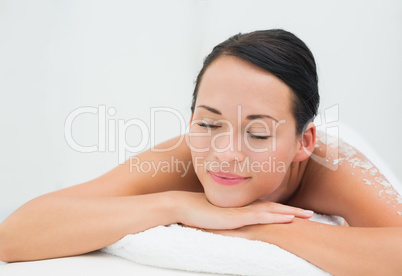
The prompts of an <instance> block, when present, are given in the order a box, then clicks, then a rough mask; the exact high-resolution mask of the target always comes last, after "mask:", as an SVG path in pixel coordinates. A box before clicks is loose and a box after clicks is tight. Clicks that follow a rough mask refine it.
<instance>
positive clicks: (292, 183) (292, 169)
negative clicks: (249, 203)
mask: <svg viewBox="0 0 402 276" xmlns="http://www.w3.org/2000/svg"><path fill="white" fill-rule="evenodd" d="M306 161H307V160H306ZM306 161H302V162H292V164H291V165H290V166H289V169H288V170H287V172H286V175H285V177H284V179H283V181H282V183H281V185H280V186H279V187H278V189H276V190H275V191H274V192H273V193H271V194H269V195H266V196H263V197H261V199H262V200H268V201H273V202H278V203H286V202H288V201H289V199H290V198H291V197H292V196H293V195H294V194H295V193H296V191H297V189H298V188H299V186H300V183H301V179H302V176H303V173H304V169H305V167H306V164H307V162H306Z"/></svg>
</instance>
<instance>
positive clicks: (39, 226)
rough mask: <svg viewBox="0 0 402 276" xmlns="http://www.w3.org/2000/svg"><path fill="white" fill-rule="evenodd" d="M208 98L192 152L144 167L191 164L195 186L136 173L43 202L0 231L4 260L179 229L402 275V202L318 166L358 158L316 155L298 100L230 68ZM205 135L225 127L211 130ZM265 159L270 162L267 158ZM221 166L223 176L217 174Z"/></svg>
mask: <svg viewBox="0 0 402 276" xmlns="http://www.w3.org/2000/svg"><path fill="white" fill-rule="evenodd" d="M199 89H200V90H199V95H198V98H197V102H196V109H195V112H194V114H193V120H192V123H191V124H192V126H191V131H190V133H189V134H187V135H185V137H184V138H185V141H183V142H181V143H178V139H179V138H176V139H172V140H170V141H167V142H165V143H163V144H161V145H158V148H159V149H163V148H165V149H166V148H169V147H171V146H175V147H174V149H173V150H170V151H165V152H153V151H152V150H149V151H147V152H144V153H142V154H140V155H138V158H139V159H140V160H141V161H143V162H146V161H153V162H158V161H164V160H170V158H171V156H173V157H174V158H176V159H177V160H180V161H183V162H184V163H187V162H190V161H191V160H192V161H193V165H194V168H195V170H190V172H189V173H188V174H186V175H185V176H181V174H180V173H179V172H176V173H175V172H173V173H172V172H158V174H157V175H156V176H155V177H152V176H151V175H152V174H153V172H150V173H140V172H135V171H134V172H133V171H131V172H130V164H129V162H127V163H125V164H122V165H120V166H118V167H116V168H114V169H113V170H111V171H110V172H108V173H106V174H105V175H102V176H100V177H99V178H97V179H94V180H91V181H89V182H86V183H83V184H80V185H77V186H74V187H69V188H66V189H63V190H60V191H56V192H53V193H50V194H47V195H43V196H41V197H39V198H36V199H33V200H32V201H30V202H28V203H26V204H25V205H23V206H22V207H21V208H19V209H18V210H16V211H15V212H14V213H13V214H12V215H11V216H10V217H8V218H7V219H6V220H5V221H3V222H2V223H1V224H0V260H3V261H7V262H13V261H24V260H38V259H45V258H53V257H60V256H70V255H77V254H81V253H84V252H89V251H92V250H96V249H99V248H102V247H104V246H107V245H109V244H112V243H114V242H116V241H117V240H118V239H120V238H122V237H123V236H125V235H126V234H129V233H137V232H140V231H144V230H146V229H149V228H151V227H155V226H157V225H166V224H170V223H178V222H179V223H182V224H185V225H187V226H190V227H196V228H200V229H203V230H204V231H209V232H213V233H216V234H220V235H228V236H238V237H243V238H247V239H252V240H262V241H266V242H270V243H273V244H276V245H278V246H280V247H282V248H284V249H286V250H288V251H290V252H292V253H294V254H296V255H298V256H300V257H302V258H304V259H306V260H307V261H309V262H311V263H313V264H315V265H317V266H318V267H320V268H322V269H324V270H326V271H328V272H330V273H331V274H335V275H338V274H339V275H346V274H351V275H356V274H363V275H365V274H381V275H398V274H401V273H402V271H401V269H402V268H401V266H400V257H399V256H400V255H401V251H402V250H401V248H402V216H400V215H399V214H398V212H401V211H402V210H401V208H402V207H401V204H400V203H399V202H398V194H397V193H396V192H395V191H394V190H393V189H392V188H387V191H388V192H386V193H385V192H384V186H383V185H382V184H380V183H378V179H379V177H383V176H381V175H379V173H378V174H374V175H372V174H371V173H370V171H368V170H367V169H366V170H365V169H362V168H361V167H359V166H352V165H351V163H350V162H347V161H345V162H342V163H339V165H338V166H337V167H336V170H333V169H331V168H329V167H327V166H324V165H323V162H316V161H314V160H313V158H312V157H313V156H315V157H316V158H315V160H327V159H328V156H332V155H334V154H336V153H338V152H339V157H340V158H347V156H346V155H345V154H347V153H344V151H343V150H342V148H339V149H338V148H334V147H331V146H328V145H326V144H323V143H322V142H320V141H317V143H316V135H317V134H316V130H315V127H314V125H313V124H312V123H310V124H309V125H308V126H307V130H306V131H305V133H303V134H302V135H297V134H296V133H295V129H296V125H295V119H294V117H293V116H292V113H291V109H290V102H291V96H292V94H291V91H290V89H289V87H288V86H287V85H286V84H285V83H283V82H282V81H281V80H279V79H278V78H276V77H275V76H273V75H272V74H270V73H269V72H266V71H263V70H261V69H260V68H258V67H256V66H254V65H252V64H250V63H248V62H246V61H243V60H241V59H238V58H235V57H230V56H224V57H220V58H218V59H217V60H216V61H214V62H213V63H212V64H211V65H210V67H209V68H208V69H207V70H206V72H205V75H204V77H203V79H202V82H201V85H200V88H199ZM254 99H255V100H254ZM229 101H230V103H231V104H230V105H229V104H227V103H228V102H229ZM239 105H241V108H242V113H241V116H240V119H239V117H238V114H239V113H238V110H237V107H238V106H239ZM211 108H212V109H211ZM216 111H218V113H220V114H218V113H217V112H216ZM255 114H265V115H269V116H270V117H273V118H275V120H276V121H278V122H280V121H282V120H284V121H285V123H283V124H280V125H279V126H277V127H276V128H275V127H274V122H275V120H273V119H270V118H267V117H263V118H259V119H253V120H249V119H247V116H249V115H255ZM206 123H207V124H208V125H216V126H218V127H215V128H210V129H209V128H208V127H205V124H206ZM200 124H201V125H200ZM202 124H204V125H202ZM230 126H232V128H231V127H230ZM268 129H269V130H270V132H269V135H268ZM274 129H275V130H276V131H273V130H274ZM230 132H232V133H233V134H234V135H232V139H231V138H230V135H228V133H230ZM200 134H204V136H203V137H201V136H200ZM255 136H270V137H269V138H268V139H256V138H255ZM247 143H249V144H247ZM239 145H241V149H240V148H239V147H238V146H239ZM247 145H251V146H252V147H251V148H250V147H247ZM340 147H347V145H340ZM205 148H206V149H207V150H206V151H202V150H200V149H205ZM263 148H268V149H269V150H268V151H260V152H259V151H257V150H256V149H263ZM224 149H227V150H224ZM356 154H357V155H356V156H357V157H358V158H360V159H362V160H365V157H364V156H363V155H362V154H361V153H359V152H357V153H356ZM269 157H275V162H276V163H278V164H279V163H280V164H283V168H284V170H277V171H272V172H264V173H263V172H255V170H251V169H250V170H245V171H242V172H239V171H235V168H236V166H239V164H244V162H245V160H247V159H248V160H249V161H250V162H254V163H257V164H258V163H260V164H261V163H262V162H263V161H264V160H267V158H269ZM318 157H319V158H321V159H319V158H318ZM199 160H201V161H199ZM345 160H346V159H345ZM331 161H332V160H331ZM197 162H205V163H201V164H204V165H205V166H198V163H197ZM212 162H214V163H216V164H218V165H222V166H221V167H218V168H219V169H217V168H216V167H212V166H211V164H212ZM223 165H224V166H223ZM224 170H226V171H225V172H229V173H235V172H236V174H238V175H240V176H241V177H245V178H246V180H245V181H243V182H242V183H240V184H237V185H232V186H224V185H221V184H219V183H217V182H216V181H214V179H213V178H212V177H211V171H212V172H217V171H224ZM365 181H371V182H372V183H375V184H373V185H366V184H365ZM381 191H383V192H382V193H381ZM379 195H381V196H379ZM150 202H151V203H152V204H150ZM305 209H307V210H313V211H315V212H320V213H326V214H334V215H340V216H342V217H344V218H345V220H346V221H347V223H348V224H349V226H350V227H340V226H329V225H324V224H320V223H315V222H312V221H309V220H307V219H306V218H309V217H311V215H312V214H311V213H310V212H305ZM137 210H141V211H140V212H137ZM32 236H34V237H35V239H32V238H31V237H32ZM329 237H330V238H329ZM55 245H56V246H55Z"/></svg>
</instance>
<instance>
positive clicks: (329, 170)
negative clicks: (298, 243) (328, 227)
mask: <svg viewBox="0 0 402 276" xmlns="http://www.w3.org/2000/svg"><path fill="white" fill-rule="evenodd" d="M294 201H295V204H297V205H299V206H301V207H303V208H309V209H312V210H314V211H316V212H320V213H326V214H333V215H339V216H342V217H344V218H345V219H346V221H347V222H348V223H349V224H350V225H354V226H376V225H377V226H379V225H382V226H395V225H399V226H401V225H402V198H401V196H400V195H399V194H398V193H397V192H396V190H395V189H394V188H393V186H392V185H391V183H389V181H388V180H387V179H386V177H385V176H384V175H382V173H381V172H380V171H379V170H378V168H377V167H376V166H375V165H374V164H373V162H371V161H370V160H368V158H367V157H366V156H365V155H364V154H363V153H361V152H360V151H358V150H357V149H356V148H354V147H353V146H351V145H349V144H348V143H346V142H344V141H343V140H341V139H339V138H338V137H332V136H328V137H326V136H324V135H322V134H318V139H317V144H316V147H315V150H314V152H313V153H312V154H311V156H310V159H309V161H308V163H307V166H306V169H305V170H304V174H303V178H302V180H301V184H300V188H299V191H298V193H297V194H296V196H295V199H294Z"/></svg>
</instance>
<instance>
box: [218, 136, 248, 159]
mask: <svg viewBox="0 0 402 276" xmlns="http://www.w3.org/2000/svg"><path fill="white" fill-rule="evenodd" d="M234 136H236V135H222V136H215V137H214V139H212V141H211V148H212V150H213V152H214V157H215V159H216V160H218V161H221V162H222V161H225V162H228V163H231V162H234V161H237V162H242V161H243V160H244V157H245V156H244V152H243V151H242V148H243V144H242V141H241V139H240V138H238V137H234ZM239 136H240V135H239Z"/></svg>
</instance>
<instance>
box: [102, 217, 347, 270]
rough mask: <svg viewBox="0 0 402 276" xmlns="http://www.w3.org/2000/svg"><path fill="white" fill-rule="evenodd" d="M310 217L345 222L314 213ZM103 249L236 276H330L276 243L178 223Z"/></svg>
mask: <svg viewBox="0 0 402 276" xmlns="http://www.w3.org/2000/svg"><path fill="white" fill-rule="evenodd" d="M311 220H314V221H318V222H322V223H327V224H333V225H342V224H343V219H341V218H339V217H333V216H324V215H317V214H315V215H314V216H313V218H312V219H311ZM102 251H104V252H106V253H109V254H112V255H115V256H119V257H123V258H126V259H128V260H131V261H134V262H136V263H140V264H144V265H150V266H156V267H162V268H171V269H180V270H186V271H195V272H209V273H221V274H234V275H310V276H311V275H328V273H327V272H325V271H323V270H321V269H319V268H317V267H316V266H314V265H312V264H310V263H309V262H307V261H305V260H303V259H301V258H299V257H297V256H296V255H293V254H292V253H289V252H288V251H286V250H283V249H281V248H279V247H278V246H276V245H273V244H269V243H266V242H261V241H251V240H247V239H244V238H236V237H227V236H222V235H216V234H212V233H207V232H203V231H200V230H196V229H193V228H188V227H182V226H179V225H177V224H172V225H169V226H158V227H155V228H152V229H149V230H147V231H144V232H141V233H138V234H134V235H127V236H125V237H124V238H122V239H121V240H119V241H118V242H116V243H114V244H112V245H110V246H108V247H105V248H103V249H102Z"/></svg>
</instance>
